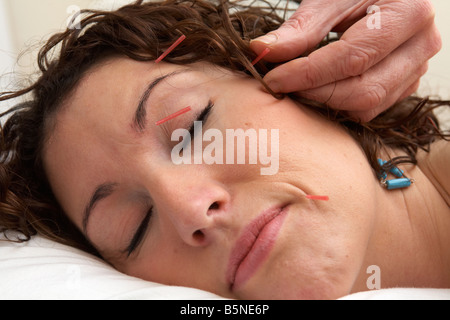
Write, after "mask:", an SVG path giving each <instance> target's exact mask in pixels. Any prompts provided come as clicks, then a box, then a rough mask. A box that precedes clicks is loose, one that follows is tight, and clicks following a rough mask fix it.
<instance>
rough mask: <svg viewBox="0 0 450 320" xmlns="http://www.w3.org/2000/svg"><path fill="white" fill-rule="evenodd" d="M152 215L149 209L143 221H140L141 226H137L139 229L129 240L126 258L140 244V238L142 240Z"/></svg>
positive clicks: (151, 209) (151, 210)
mask: <svg viewBox="0 0 450 320" xmlns="http://www.w3.org/2000/svg"><path fill="white" fill-rule="evenodd" d="M152 215H153V207H151V208H150V210H148V211H147V214H146V215H145V217H144V220H142V222H141V224H140V225H139V228H138V229H137V231H136V233H135V235H134V236H133V239H131V242H130V244H129V245H128V247H127V249H126V250H125V251H126V253H127V257H129V256H130V255H131V254H132V253H133V252H134V250H136V248H137V247H138V246H139V244H140V243H141V242H142V238H144V235H145V232H146V231H147V228H148V225H149V223H150V218H151V217H152Z"/></svg>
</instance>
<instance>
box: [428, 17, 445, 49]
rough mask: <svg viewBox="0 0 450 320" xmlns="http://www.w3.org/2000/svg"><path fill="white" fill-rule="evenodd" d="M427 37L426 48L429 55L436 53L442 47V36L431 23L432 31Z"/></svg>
mask: <svg viewBox="0 0 450 320" xmlns="http://www.w3.org/2000/svg"><path fill="white" fill-rule="evenodd" d="M427 39H428V46H427V47H428V50H429V51H430V53H431V55H432V56H434V55H435V54H436V53H438V52H439V51H441V49H442V37H441V34H440V32H439V30H438V28H437V27H436V26H435V25H434V24H433V27H432V31H431V33H430V36H429V37H427Z"/></svg>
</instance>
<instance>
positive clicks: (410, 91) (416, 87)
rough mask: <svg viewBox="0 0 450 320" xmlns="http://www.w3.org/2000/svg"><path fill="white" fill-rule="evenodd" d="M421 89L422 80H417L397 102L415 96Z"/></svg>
mask: <svg viewBox="0 0 450 320" xmlns="http://www.w3.org/2000/svg"><path fill="white" fill-rule="evenodd" d="M427 69H428V67H427ZM419 88H420V79H419V80H417V81H416V82H414V83H413V84H412V85H411V86H410V87H409V88H408V89H406V91H405V92H403V94H402V95H401V96H400V98H398V100H397V101H402V100H404V99H406V98H408V97H410V96H412V95H413V94H415V93H417V91H418V90H419Z"/></svg>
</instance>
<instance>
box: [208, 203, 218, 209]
mask: <svg viewBox="0 0 450 320" xmlns="http://www.w3.org/2000/svg"><path fill="white" fill-rule="evenodd" d="M217 209H219V203H218V202H217V201H216V202H214V203H213V204H212V205H211V206H209V209H208V210H217Z"/></svg>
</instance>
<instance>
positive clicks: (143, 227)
mask: <svg viewBox="0 0 450 320" xmlns="http://www.w3.org/2000/svg"><path fill="white" fill-rule="evenodd" d="M213 107H214V103H213V102H212V101H211V100H210V101H209V102H208V105H207V106H206V108H205V109H203V110H202V112H201V113H200V114H199V115H198V116H197V119H195V121H199V122H202V123H205V122H206V120H207V119H208V116H209V115H210V112H211V110H212V108H213ZM194 129H195V127H194V122H193V123H192V125H191V127H190V128H189V133H190V134H191V137H192V136H193V134H194ZM152 215H153V207H151V208H150V210H149V211H148V212H147V214H146V215H145V217H144V219H143V220H142V222H141V224H140V225H139V228H138V229H137V231H136V233H135V235H134V236H133V239H131V242H130V244H129V245H128V247H127V249H126V250H125V252H126V254H127V257H129V256H131V254H132V253H133V252H134V251H135V250H136V248H137V247H138V246H139V245H140V243H141V242H142V239H143V238H144V235H145V232H146V231H147V229H148V225H149V223H150V219H151V217H152Z"/></svg>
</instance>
